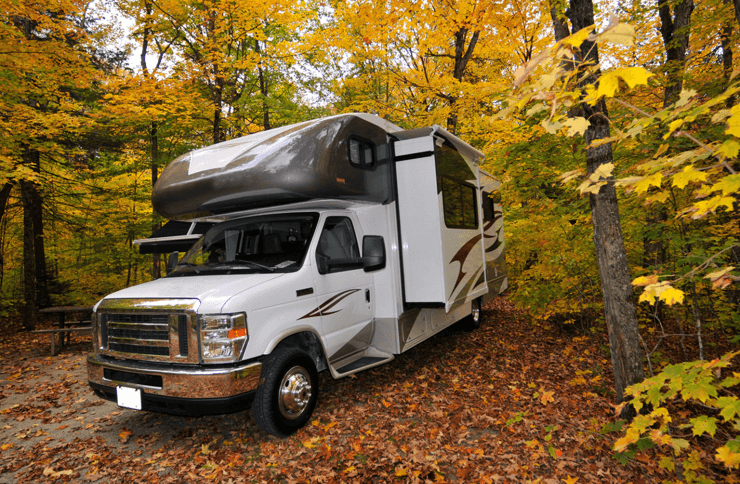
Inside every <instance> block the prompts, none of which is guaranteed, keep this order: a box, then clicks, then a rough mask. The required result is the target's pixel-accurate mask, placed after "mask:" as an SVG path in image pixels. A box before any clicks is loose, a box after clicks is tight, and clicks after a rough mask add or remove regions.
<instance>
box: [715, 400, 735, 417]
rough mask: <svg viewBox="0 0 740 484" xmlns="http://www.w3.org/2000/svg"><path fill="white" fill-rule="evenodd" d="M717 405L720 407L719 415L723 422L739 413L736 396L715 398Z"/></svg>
mask: <svg viewBox="0 0 740 484" xmlns="http://www.w3.org/2000/svg"><path fill="white" fill-rule="evenodd" d="M716 405H717V407H718V408H720V412H719V414H720V416H721V417H722V418H723V419H725V422H727V421H729V420H732V419H734V418H735V417H737V416H738V415H740V400H738V398H737V397H735V396H731V397H720V398H718V399H717V403H716Z"/></svg>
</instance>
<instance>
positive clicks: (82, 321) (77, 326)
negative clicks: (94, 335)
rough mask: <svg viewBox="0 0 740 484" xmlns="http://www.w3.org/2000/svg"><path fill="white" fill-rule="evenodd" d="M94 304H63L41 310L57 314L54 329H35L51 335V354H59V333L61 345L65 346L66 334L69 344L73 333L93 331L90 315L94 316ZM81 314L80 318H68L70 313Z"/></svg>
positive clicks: (43, 312) (53, 324) (44, 312)
mask: <svg viewBox="0 0 740 484" xmlns="http://www.w3.org/2000/svg"><path fill="white" fill-rule="evenodd" d="M92 311H93V307H92V306H61V307H52V308H44V309H42V310H40V311H39V313H41V314H56V315H57V320H56V321H55V322H53V323H52V326H56V327H55V328H52V329H39V330H36V331H33V332H34V333H37V334H49V335H51V356H54V355H56V354H57V352H58V351H57V345H56V336H57V334H58V335H59V347H58V348H61V347H62V346H64V340H65V336H66V337H67V338H66V339H67V344H69V342H70V338H71V335H72V333H79V334H88V333H90V332H92V322H91V320H90V316H92ZM76 314H77V315H81V317H80V318H79V319H76V318H75V319H74V320H67V316H70V315H76Z"/></svg>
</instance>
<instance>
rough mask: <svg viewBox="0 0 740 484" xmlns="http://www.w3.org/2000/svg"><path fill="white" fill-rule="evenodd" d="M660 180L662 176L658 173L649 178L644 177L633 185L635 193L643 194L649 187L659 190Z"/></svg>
mask: <svg viewBox="0 0 740 484" xmlns="http://www.w3.org/2000/svg"><path fill="white" fill-rule="evenodd" d="M662 180H663V174H662V173H660V172H658V173H654V174H652V175H650V176H646V177H644V178H643V179H642V180H640V181H639V182H637V183H635V191H636V192H637V193H645V192H647V191H648V188H650V186H651V185H652V186H656V187H658V188H660V183H661V181H662Z"/></svg>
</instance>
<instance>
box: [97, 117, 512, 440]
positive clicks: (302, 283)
mask: <svg viewBox="0 0 740 484" xmlns="http://www.w3.org/2000/svg"><path fill="white" fill-rule="evenodd" d="M352 116H355V117H354V118H352ZM326 119H327V120H328V121H324V120H320V121H322V122H324V123H325V124H323V125H321V130H320V131H316V130H317V129H318V128H316V125H312V124H310V123H308V124H306V123H304V124H302V125H297V126H296V127H294V128H291V127H285V128H281V129H280V131H279V132H278V133H277V134H274V133H268V134H269V135H270V136H273V138H269V137H268V134H265V133H259V134H258V135H252V137H245V138H243V140H245V141H244V142H242V143H241V144H240V143H238V142H237V141H238V140H232V141H231V142H227V144H228V146H226V147H224V148H223V149H220V150H219V149H216V148H218V147H219V145H216V147H215V148H214V147H211V148H209V149H207V150H211V151H210V152H216V153H220V155H219V156H218V157H214V158H213V160H212V162H211V164H210V165H209V161H208V159H206V158H204V155H203V153H202V152H201V153H197V152H196V153H195V155H189V156H190V163H192V166H189V167H187V166H185V165H183V166H180V167H177V166H176V168H174V169H173V170H179V172H178V173H179V174H177V176H176V177H174V178H171V179H172V180H174V181H172V182H170V184H169V185H166V186H165V188H164V189H162V190H165V189H167V190H170V191H169V192H168V193H170V194H174V195H171V197H178V196H179V197H181V198H182V201H181V202H180V201H178V202H177V203H173V202H172V200H171V198H167V197H160V199H159V200H158V201H156V200H155V207H156V206H157V204H159V206H160V207H164V208H162V209H161V210H160V211H161V212H165V213H169V214H170V215H172V213H173V212H174V211H181V212H187V213H189V214H193V213H198V212H200V213H199V215H200V216H198V217H195V218H190V219H189V223H190V224H191V225H190V227H189V229H188V230H187V233H182V234H181V235H178V236H170V237H167V236H165V237H154V238H151V239H147V240H143V241H137V243H138V244H140V245H141V246H142V247H146V246H147V244H149V245H150V246H151V247H158V248H162V247H168V246H169V247H174V246H177V247H179V249H177V250H183V247H184V246H183V245H178V244H183V243H186V246H187V245H189V244H192V241H193V239H194V234H193V231H194V227H196V226H198V227H201V229H203V228H208V227H212V228H211V229H210V230H209V231H207V232H205V235H203V237H202V238H201V239H200V241H199V242H198V243H196V244H195V246H193V248H192V249H190V252H188V254H187V255H186V256H184V257H183V258H182V259H181V261H180V265H178V267H177V268H176V270H175V271H174V272H172V273H171V274H170V275H168V276H167V277H165V278H162V279H158V280H155V281H152V282H148V283H145V284H141V285H138V286H134V287H131V288H128V289H124V290H122V291H118V292H116V293H114V294H111V295H109V296H107V297H106V298H104V299H103V300H102V301H101V302H100V303H98V305H97V306H96V310H95V316H94V325H93V329H94V337H93V340H94V341H93V346H94V350H95V351H94V353H93V354H91V355H90V356H89V358H88V373H89V381H90V385H91V387H92V388H93V389H94V390H95V391H96V393H97V394H98V395H100V396H101V397H103V398H108V399H114V400H116V401H117V402H118V403H119V405H121V406H125V407H131V408H139V409H141V408H143V409H145V410H155V411H156V410H159V411H170V412H176V413H186V414H203V413H221V412H229V411H236V410H240V409H242V408H244V405H247V404H248V402H249V401H251V400H252V399H254V407H253V413H254V414H255V418H256V419H257V422H258V423H259V424H260V426H261V427H263V428H264V429H265V430H266V431H268V432H270V433H274V434H278V435H286V434H288V433H290V432H292V431H294V430H296V429H297V428H299V427H300V426H302V425H303V424H305V422H306V421H308V418H309V417H310V414H311V411H312V410H313V406H314V405H315V402H316V395H317V394H318V381H317V380H316V379H315V377H314V375H315V373H316V371H322V370H329V371H330V373H331V375H332V376H333V377H334V378H341V377H344V376H348V375H350V374H353V373H356V372H358V371H362V370H365V369H368V368H372V367H374V366H377V365H380V364H383V363H387V362H389V361H391V360H392V359H393V357H394V355H397V354H400V353H403V352H404V351H408V350H409V349H411V348H413V347H414V346H416V345H418V344H419V343H421V342H423V341H424V340H426V339H428V338H429V337H431V336H433V335H435V334H437V333H439V332H440V331H441V330H443V329H444V328H446V327H448V326H450V325H451V324H453V323H455V322H457V321H459V320H461V319H463V318H466V317H470V316H471V314H472V315H473V316H475V317H476V319H475V323H477V322H478V320H477V318H478V317H479V316H480V307H481V305H483V304H485V302H487V301H488V300H489V299H490V298H492V297H493V296H495V295H497V294H499V293H500V292H502V291H503V290H504V289H506V287H507V279H506V267H505V259H504V253H503V251H504V239H503V218H502V214H501V207H500V204H499V203H498V202H497V201H495V200H496V193H495V192H496V190H498V188H499V186H500V185H499V184H498V182H497V181H496V180H495V179H493V177H491V176H490V175H489V174H487V173H484V172H482V171H481V170H480V169H479V167H478V164H479V163H480V161H481V159H482V154H481V153H479V152H477V151H476V150H474V149H473V148H472V147H470V146H468V145H466V144H465V143H464V142H462V141H460V140H459V139H457V138H456V137H454V136H453V135H451V134H450V133H447V132H445V131H444V130H442V129H441V128H439V127H434V128H426V129H422V130H413V131H401V130H400V128H397V127H395V126H393V125H391V124H390V123H387V122H386V121H384V120H381V119H379V118H376V117H373V116H368V115H343V116H340V117H333V118H326ZM348 120H349V121H348ZM337 123H344V124H337ZM352 123H355V124H352ZM357 123H359V124H357ZM363 123H364V124H363ZM368 123H369V124H368ZM368 125H372V126H371V127H370V128H367V127H366V126H368ZM327 126H329V128H327ZM337 126H339V127H337ZM347 126H350V127H352V126H354V128H353V129H354V130H355V131H354V132H353V131H352V130H351V129H350V130H349V131H350V132H349V134H347V130H348V129H349V128H347ZM363 127H364V128H363ZM311 129H314V131H315V132H320V133H327V132H332V133H334V136H335V137H341V139H336V140H334V139H329V138H327V146H329V148H326V149H325V152H326V153H329V154H330V158H331V157H333V158H332V160H333V161H332V163H337V161H336V160H335V158H336V157H337V156H340V157H341V156H344V157H345V158H347V159H348V160H349V162H350V164H351V165H352V166H353V167H354V168H358V166H359V165H361V164H362V163H365V162H367V165H368V166H360V168H362V169H363V170H365V171H364V172H360V175H362V176H360V177H356V176H355V173H353V172H347V173H348V175H346V176H345V175H344V174H341V173H339V174H337V173H332V174H330V175H328V176H327V175H326V173H325V172H326V168H321V169H319V168H315V169H314V170H315V171H316V172H319V171H321V172H322V173H321V176H322V177H324V178H322V179H321V180H323V181H322V182H321V183H327V185H326V186H327V187H328V188H327V189H326V193H327V195H331V196H329V197H327V198H322V197H312V196H306V193H308V192H309V191H310V190H314V187H309V188H305V187H304V188H302V187H300V186H299V187H298V188H295V187H294V186H292V185H291V184H292V183H296V182H295V179H296V176H295V175H294V174H293V173H289V172H286V171H283V172H282V173H283V175H281V176H283V179H284V180H286V181H285V183H284V184H283V183H276V184H275V185H278V186H264V185H260V186H258V187H256V189H253V190H251V191H250V190H247V189H245V188H243V186H242V184H240V183H234V177H236V178H238V176H241V175H240V174H239V173H240V172H238V171H234V172H233V173H236V175H230V178H232V179H231V180H227V182H230V183H231V185H229V186H228V187H227V188H224V191H226V192H227V193H226V195H224V193H223V192H219V193H218V194H217V196H216V197H211V198H208V197H200V199H199V200H198V201H197V203H195V202H193V203H191V202H192V200H190V197H188V196H186V195H187V190H188V189H187V188H185V189H184V188H182V186H187V184H188V183H191V182H192V183H197V184H205V183H209V184H211V185H212V184H213V183H214V181H213V179H211V180H209V179H208V176H211V175H210V174H209V173H210V172H209V171H208V170H211V171H213V172H214V173H217V172H218V170H226V171H228V170H229V169H230V168H229V167H231V166H233V165H234V163H233V159H234V158H235V157H239V156H241V157H242V158H241V159H242V160H244V161H243V162H242V166H243V167H246V168H244V169H245V170H254V169H255V167H256V166H257V165H258V164H259V162H260V160H264V159H266V157H268V155H270V154H274V155H275V160H277V161H275V163H282V165H280V166H284V165H285V164H286V162H285V161H281V159H280V158H279V157H278V156H277V155H278V154H279V153H280V151H281V150H288V149H293V152H292V153H297V152H299V151H300V149H298V148H295V146H296V145H295V143H296V141H295V139H293V140H291V139H288V140H286V139H284V138H280V136H286V133H287V136H291V135H292V133H299V134H300V133H301V132H303V131H306V130H311ZM362 129H365V131H363V130H362ZM358 130H359V131H358ZM372 130H376V132H374V134H372V136H371V135H368V136H367V137H365V136H363V135H364V134H367V133H369V132H370V131H372ZM384 136H387V146H386V145H384V144H383V141H382V139H383V137H384ZM347 137H348V138H347ZM345 138H346V139H345ZM296 139H298V140H300V138H299V137H296ZM347 139H349V140H351V141H347ZM265 140H272V141H269V142H270V143H272V144H270V145H269V146H267V147H264V146H260V143H263V144H264V142H265ZM356 140H359V141H356ZM373 140H375V141H373ZM332 143H333V144H332ZM255 147H256V148H255ZM291 147H294V148H291ZM250 149H251V150H254V149H257V150H258V153H257V155H255V156H252V155H250V154H249V153H248V152H249V150H250ZM362 150H364V153H365V154H364V155H362V156H364V157H366V158H357V153H358V151H362ZM245 153H247V154H246V155H245ZM337 153H339V155H337ZM371 155H372V156H371ZM250 156H252V157H251V158H250ZM327 156H329V155H327ZM370 158H372V165H371V163H370V161H369V160H370ZM295 159H297V160H299V161H295V162H294V163H303V161H300V160H303V159H304V157H301V158H295ZM347 159H345V160H340V162H344V163H347ZM179 160H180V159H179ZM358 160H360V161H359V162H358V163H357V164H356V163H355V162H356V161H358ZM326 163H327V161H326V160H321V159H318V158H317V161H316V163H315V166H325V165H326ZM322 164H323V165H322ZM173 165H177V163H175V162H173ZM332 166H333V165H332ZM301 169H302V170H305V167H303V166H302V167H301ZM343 169H344V168H343ZM234 170H236V169H234ZM322 170H323V171H322ZM267 171H269V170H265V172H267ZM272 172H273V173H274V172H276V171H275V170H273V171H272ZM277 172H279V170H277ZM286 173H287V174H286ZM163 175H164V174H163ZM214 176H215V175H214ZM255 176H263V177H268V176H269V174H268V175H265V174H264V173H261V174H258V175H255ZM350 177H354V178H350ZM215 179H216V180H218V183H221V181H220V179H218V178H215ZM244 179H245V180H247V182H245V183H248V180H249V178H246V177H245V178H244ZM266 179H269V178H266ZM193 180H195V181H193ZM327 180H328V182H327ZM384 180H387V183H386V182H384ZM335 182H336V183H337V184H338V185H337V187H333V186H332V184H334V183H335ZM261 183H263V184H264V182H261ZM384 183H386V184H387V185H390V186H381V185H383V184H384ZM353 184H354V185H353ZM286 186H289V188H290V189H288V188H286ZM169 187H175V188H176V189H177V190H179V192H177V191H175V189H174V188H172V189H171V188H169ZM358 187H359V188H358ZM162 190H160V193H161V191H162ZM229 190H230V191H229ZM300 190H303V191H300ZM156 192H157V188H155V193H156ZM257 192H259V193H257ZM177 193H182V194H185V195H177ZM271 196H274V197H276V198H277V199H279V200H280V204H270V203H269V200H270V197H271ZM153 198H154V197H153ZM194 198H197V197H194ZM266 201H267V202H266ZM471 204H472V205H471ZM204 207H206V208H207V210H205V211H208V210H211V213H206V214H203V213H202V212H203V211H204ZM201 231H205V230H201ZM268 239H269V244H268ZM183 241H185V242H183ZM168 244H169V245H168ZM209 244H210V245H209ZM217 244H221V245H218V247H219V248H218V250H216V249H215V248H214V247H216V245H217ZM268 245H274V247H271V248H270V249H269V250H268V247H267V246H268ZM289 246H290V247H292V249H291V250H293V251H294V252H290V253H289V250H288V249H287V248H286V247H289ZM208 248H210V251H211V252H210V256H208V257H209V258H208V259H207V260H206V256H207V252H206V251H207V250H208ZM360 248H361V250H362V251H363V253H362V254H360ZM273 249H274V250H273ZM199 251H202V253H201V252H199ZM332 251H336V253H335V254H332ZM215 254H218V256H219V260H218V261H216V260H215V259H214V260H211V257H213V256H214V255H215ZM347 254H350V255H349V256H348V255H347ZM260 257H261V258H260ZM281 257H282V259H281ZM298 259H300V260H298ZM268 260H269V261H270V262H267V261H268ZM270 264H272V265H270ZM209 328H215V329H213V331H210V330H209ZM226 335H228V337H227V336H226ZM211 339H212V341H211ZM206 340H207V341H206ZM214 342H215V343H214ZM232 350H233V351H232ZM213 355H216V356H213ZM222 355H227V356H226V357H224V356H222ZM278 367H279V368H278ZM283 367H284V368H285V370H281V369H280V368H283ZM273 387H274V388H273Z"/></svg>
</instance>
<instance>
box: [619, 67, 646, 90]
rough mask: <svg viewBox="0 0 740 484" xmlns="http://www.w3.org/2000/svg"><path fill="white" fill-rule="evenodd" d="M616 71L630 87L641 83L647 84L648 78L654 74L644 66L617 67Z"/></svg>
mask: <svg viewBox="0 0 740 484" xmlns="http://www.w3.org/2000/svg"><path fill="white" fill-rule="evenodd" d="M617 72H618V73H619V77H621V78H622V80H623V81H624V82H626V83H627V85H628V86H629V87H630V88H633V87H635V86H639V85H641V84H647V82H648V79H650V77H651V76H653V75H654V74H653V73H651V72H650V71H648V70H647V69H645V68H644V67H625V68H624V69H619V70H618V71H617Z"/></svg>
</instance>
